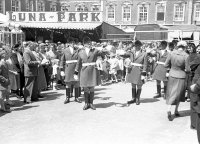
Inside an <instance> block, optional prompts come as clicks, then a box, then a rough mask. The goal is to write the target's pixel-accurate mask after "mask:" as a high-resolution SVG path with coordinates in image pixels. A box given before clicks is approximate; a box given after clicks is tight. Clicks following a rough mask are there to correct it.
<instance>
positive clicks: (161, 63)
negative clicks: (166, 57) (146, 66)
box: [156, 61, 165, 65]
mask: <svg viewBox="0 0 200 144" xmlns="http://www.w3.org/2000/svg"><path fill="white" fill-rule="evenodd" d="M156 63H157V64H160V65H165V63H164V62H159V61H157V62H156Z"/></svg>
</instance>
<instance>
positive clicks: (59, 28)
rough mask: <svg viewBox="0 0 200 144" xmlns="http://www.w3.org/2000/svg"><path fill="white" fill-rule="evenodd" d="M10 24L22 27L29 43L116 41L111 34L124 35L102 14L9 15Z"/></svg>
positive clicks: (34, 13)
mask: <svg viewBox="0 0 200 144" xmlns="http://www.w3.org/2000/svg"><path fill="white" fill-rule="evenodd" d="M7 16H8V17H9V21H14V22H15V23H16V24H18V25H20V27H21V29H22V30H23V31H24V33H25V34H26V40H33V41H39V40H41V41H45V40H51V41H53V42H58V41H61V42H68V41H70V40H72V39H73V40H74V41H83V40H84V39H85V38H86V37H89V38H90V39H91V40H94V41H99V40H100V39H108V38H117V37H109V36H108V35H107V34H108V33H118V34H124V33H125V32H124V31H122V30H120V29H119V28H116V27H114V26H112V25H109V24H107V23H105V22H103V21H102V12H7Z"/></svg>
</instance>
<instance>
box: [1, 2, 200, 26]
mask: <svg viewBox="0 0 200 144" xmlns="http://www.w3.org/2000/svg"><path fill="white" fill-rule="evenodd" d="M20 2H21V1H20V0H11V10H12V11H20V10H21V8H20V6H21V3H20ZM185 6H186V4H174V16H173V17H174V21H184V15H185ZM69 7H70V6H69V5H61V11H69ZM131 8H132V5H131V4H125V5H123V6H122V20H123V21H126V22H129V21H131V14H132V12H131V10H132V9H131ZM26 11H34V0H27V1H26ZM37 11H45V2H44V1H43V0H38V1H37ZM50 11H57V5H56V4H54V3H51V4H50ZM76 11H100V5H93V6H92V7H91V9H89V8H88V7H87V6H85V5H77V6H76ZM0 12H1V13H3V1H0ZM106 13H107V16H106V17H107V21H115V17H116V14H117V13H116V7H115V5H113V4H110V5H107V7H106ZM148 14H149V4H140V5H138V21H139V23H148ZM165 14H166V3H157V5H156V19H155V20H156V21H165ZM194 19H195V20H196V21H200V4H195V6H194Z"/></svg>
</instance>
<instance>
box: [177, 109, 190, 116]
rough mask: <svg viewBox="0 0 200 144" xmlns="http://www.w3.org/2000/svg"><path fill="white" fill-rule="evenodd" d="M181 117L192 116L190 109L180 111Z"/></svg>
mask: <svg viewBox="0 0 200 144" xmlns="http://www.w3.org/2000/svg"><path fill="white" fill-rule="evenodd" d="M179 114H180V117H186V116H190V114H191V112H190V110H184V111H179Z"/></svg>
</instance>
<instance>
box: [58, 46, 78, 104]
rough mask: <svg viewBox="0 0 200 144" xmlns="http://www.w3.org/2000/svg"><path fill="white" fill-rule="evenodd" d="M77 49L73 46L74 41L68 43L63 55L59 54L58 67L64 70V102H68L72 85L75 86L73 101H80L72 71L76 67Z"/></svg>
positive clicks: (76, 82) (76, 81)
mask: <svg viewBox="0 0 200 144" xmlns="http://www.w3.org/2000/svg"><path fill="white" fill-rule="evenodd" d="M78 53H79V50H78V49H76V48H75V47H74V42H70V43H69V47H67V48H66V49H65V50H64V51H63V55H62V56H61V62H60V68H61V70H62V71H63V70H64V71H65V80H64V81H65V83H66V100H65V101H64V104H67V103H69V102H70V92H71V88H72V86H73V87H74V88H75V102H78V103H81V101H80V100H79V99H78V97H79V81H78V80H75V79H74V71H75V67H76V63H77V60H78Z"/></svg>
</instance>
